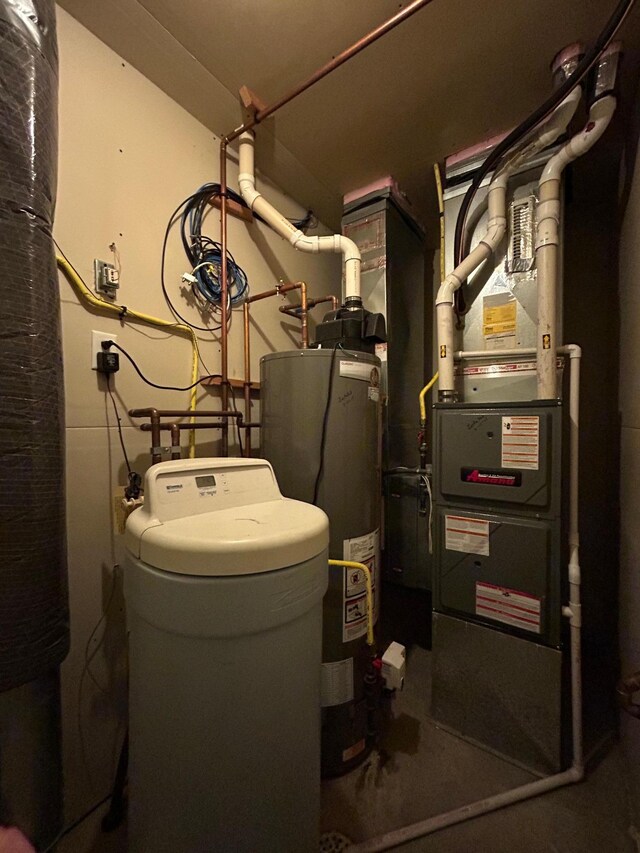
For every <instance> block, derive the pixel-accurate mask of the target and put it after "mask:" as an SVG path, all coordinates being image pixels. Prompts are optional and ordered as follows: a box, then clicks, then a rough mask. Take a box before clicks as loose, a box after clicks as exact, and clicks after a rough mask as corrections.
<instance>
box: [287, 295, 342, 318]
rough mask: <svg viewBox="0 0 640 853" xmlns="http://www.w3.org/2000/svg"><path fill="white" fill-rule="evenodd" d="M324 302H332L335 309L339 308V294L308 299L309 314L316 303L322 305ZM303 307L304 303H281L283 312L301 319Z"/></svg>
mask: <svg viewBox="0 0 640 853" xmlns="http://www.w3.org/2000/svg"><path fill="white" fill-rule="evenodd" d="M323 302H330V303H331V306H332V308H333V310H334V311H337V310H338V297H337V296H318V297H317V298H315V299H307V314H308V312H309V311H311V309H312V308H315V307H316V305H320V304H322V303H323ZM301 308H302V305H281V306H280V311H282V313H283V314H288V315H289V316H290V317H295V318H296V319H298V320H299V319H300V309H301Z"/></svg>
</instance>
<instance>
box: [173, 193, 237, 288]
mask: <svg viewBox="0 0 640 853" xmlns="http://www.w3.org/2000/svg"><path fill="white" fill-rule="evenodd" d="M227 193H228V197H229V198H231V199H233V201H237V202H238V203H240V204H242V205H244V200H243V199H242V198H241V197H240V196H239V195H238V194H237V193H235V192H233V190H227ZM219 195H220V184H204V185H203V186H201V187H200V189H199V190H197V191H196V192H195V193H194V194H193V195H192V196H190V197H189V199H187V201H186V203H185V205H184V208H183V211H182V215H181V217H180V229H181V236H182V245H183V247H184V250H185V252H186V255H187V257H188V258H189V261H190V263H191V268H192V270H193V275H194V276H195V278H196V285H195V286H196V288H197V290H198V292H199V293H200V295H201V296H202V297H203V298H204V299H206V300H207V302H211V303H213V304H216V305H219V304H220V299H221V296H222V289H221V286H220V271H221V269H222V247H221V246H220V243H217V242H216V241H215V240H212V239H211V237H207V235H206V234H203V233H202V220H203V219H204V216H205V213H206V212H207V209H208V205H209V202H210V200H211V198H212V197H214V196H219ZM227 283H228V293H229V300H230V302H231V304H232V305H237V304H238V303H240V302H242V301H243V300H244V299H246V297H247V296H248V295H249V282H248V281H247V275H246V273H245V271H244V270H243V269H242V267H241V266H239V264H237V263H236V261H235V260H234V258H233V255H232V254H231V252H229V251H227Z"/></svg>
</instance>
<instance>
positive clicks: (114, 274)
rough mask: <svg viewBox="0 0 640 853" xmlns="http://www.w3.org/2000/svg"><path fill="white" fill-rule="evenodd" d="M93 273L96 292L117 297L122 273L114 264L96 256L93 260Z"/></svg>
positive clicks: (109, 296)
mask: <svg viewBox="0 0 640 853" xmlns="http://www.w3.org/2000/svg"><path fill="white" fill-rule="evenodd" d="M93 275H94V279H95V288H96V293H100V294H102V295H103V296H107V297H108V298H109V299H115V298H116V295H117V292H118V288H119V287H120V273H119V272H118V270H117V269H116V268H115V266H114V265H113V264H109V263H107V261H101V260H100V259H99V258H95V260H94V261H93Z"/></svg>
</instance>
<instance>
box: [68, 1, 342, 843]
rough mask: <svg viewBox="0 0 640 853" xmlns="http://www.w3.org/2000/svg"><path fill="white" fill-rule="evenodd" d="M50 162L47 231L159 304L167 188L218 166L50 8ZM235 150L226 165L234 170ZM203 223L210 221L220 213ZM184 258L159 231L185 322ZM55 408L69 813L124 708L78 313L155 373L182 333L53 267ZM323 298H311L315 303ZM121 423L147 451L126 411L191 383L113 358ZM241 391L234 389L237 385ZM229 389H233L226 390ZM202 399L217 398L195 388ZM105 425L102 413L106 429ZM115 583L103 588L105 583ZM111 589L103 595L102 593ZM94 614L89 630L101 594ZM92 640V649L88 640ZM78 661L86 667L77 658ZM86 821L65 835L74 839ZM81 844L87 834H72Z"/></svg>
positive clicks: (325, 282) (265, 335)
mask: <svg viewBox="0 0 640 853" xmlns="http://www.w3.org/2000/svg"><path fill="white" fill-rule="evenodd" d="M58 27H59V43H60V170H59V189H58V206H57V214H56V222H55V236H56V239H57V240H58V242H59V243H60V245H61V247H62V248H63V250H64V251H65V253H66V254H67V256H68V257H69V258H70V260H71V261H72V263H73V264H74V265H75V266H76V267H77V269H78V270H79V271H80V273H81V274H82V276H83V277H84V278H85V280H86V281H87V282H88V283H92V279H93V272H92V265H93V259H94V258H96V257H97V258H103V259H105V260H111V259H112V255H111V253H110V251H109V248H108V247H109V244H110V243H112V242H113V241H115V242H116V244H117V246H118V249H119V251H120V254H121V262H122V280H121V290H120V294H119V300H120V301H121V302H122V303H123V304H125V305H128V306H130V307H132V308H136V309H138V310H141V311H145V312H149V313H152V314H155V315H157V316H159V317H164V318H170V314H169V312H168V309H167V307H166V305H165V303H164V300H163V297H162V293H161V290H160V279H159V271H160V250H161V244H162V237H163V233H164V229H165V226H166V222H167V219H168V217H169V214H170V213H171V211H172V210H173V209H174V208H175V207H176V206H177V204H178V203H179V202H180V201H181V200H182V199H183V198H185V197H186V196H187V195H189V194H190V193H191V192H193V191H194V190H195V189H197V188H198V187H199V186H200V185H201V184H202V183H204V182H205V181H212V180H213V181H215V180H217V179H218V140H217V139H216V138H214V137H213V135H212V134H211V132H210V131H208V130H207V129H206V128H205V127H204V126H203V125H201V124H200V123H199V122H198V121H196V120H195V119H194V118H193V117H192V116H191V115H189V114H188V113H187V112H186V111H185V110H183V109H182V108H181V107H180V106H178V105H177V104H176V103H175V102H174V101H172V100H171V99H170V98H169V97H167V96H166V95H165V94H164V93H163V92H161V91H160V90H159V89H158V88H156V87H155V86H154V85H153V84H151V83H150V82H149V81H148V80H147V79H146V78H144V77H143V76H142V75H141V74H139V73H138V72H137V71H136V70H135V69H133V68H132V67H131V66H130V65H129V64H128V63H125V62H123V61H122V60H121V59H120V57H119V56H118V55H117V54H115V53H114V52H113V51H112V50H110V49H109V48H107V47H106V46H105V45H104V44H103V43H102V42H100V41H99V40H98V39H97V38H95V37H94V36H93V35H91V34H90V33H89V32H88V30H86V29H84V28H83V27H82V26H81V25H80V24H79V23H78V22H76V21H75V20H74V19H73V18H72V17H70V16H69V15H68V14H67V13H66V12H64V11H62V10H61V9H59V10H58ZM235 176H236V169H235V164H232V166H231V172H230V181H231V184H232V185H233V184H234V182H235ZM262 186H263V189H264V191H265V192H266V194H267V195H268V197H269V198H270V199H271V200H273V201H274V202H275V203H278V204H280V205H281V208H282V210H283V212H285V213H287V214H288V215H291V216H297V215H300V214H302V213H303V210H302V209H301V208H300V206H299V205H298V204H296V203H295V202H294V201H293V200H292V199H290V198H287V197H285V196H284V195H283V194H282V193H281V192H279V191H278V190H277V188H275V187H273V186H270V185H269V184H267V183H265V182H263V184H262ZM208 232H209V233H210V234H211V235H212V236H213V237H216V235H217V234H218V223H217V216H216V214H215V213H214V215H213V216H211V217H210V219H209V222H208ZM229 245H230V249H231V251H232V252H233V254H234V256H235V258H236V259H237V260H238V262H239V263H240V264H241V265H242V266H243V267H244V269H245V270H246V272H247V274H248V277H249V281H250V283H251V285H252V287H253V290H254V292H258V291H260V290H263V289H266V288H269V287H272V286H273V285H274V283H275V282H276V280H277V279H279V278H283V279H285V280H298V279H305V280H306V281H308V282H309V285H310V293H311V294H312V295H321V294H325V293H335V294H337V293H338V292H339V283H340V263H339V259H337V258H336V257H333V256H332V257H328V258H327V257H324V258H318V257H315V256H307V255H301V254H299V253H296V252H295V251H294V250H293V249H292V248H291V247H290V246H288V245H287V244H285V243H284V242H283V241H281V240H280V239H279V238H278V237H276V236H275V235H274V234H273V233H271V232H269V231H268V230H266V229H265V228H264V227H262V226H261V225H255V224H254V225H252V226H247V225H246V224H244V223H242V222H240V221H238V220H235V219H231V220H230V224H229ZM186 266H187V263H186V259H185V257H184V254H183V252H182V249H181V247H180V244H179V237H178V234H177V233H174V234H173V235H172V237H171V242H170V246H169V253H168V258H167V269H166V274H167V284H168V288H169V289H170V291H171V293H172V295H173V297H174V299H175V302H176V303H177V304H180V306H181V311H182V312H183V313H184V312H186V316H188V317H191V318H192V319H193V321H194V322H198V315H197V313H196V312H195V311H194V309H192V308H190V307H188V306H187V305H186V304H185V301H184V299H183V298H182V297H181V295H180V275H181V273H182V272H184V271H185V269H186ZM60 293H61V298H62V324H63V347H64V362H65V392H66V417H67V507H68V522H67V524H68V550H69V593H70V602H71V652H70V654H69V657H68V659H67V660H66V662H65V663H64V666H63V714H64V739H65V770H66V785H67V787H66V797H67V814H68V817H74V816H76V815H77V814H78V813H79V812H81V811H82V810H84V809H85V808H86V807H87V806H88V805H89V804H91V803H92V802H93V801H94V800H95V799H96V798H98V797H100V796H102V795H104V794H105V793H106V791H107V790H108V788H109V786H110V784H111V780H112V776H113V771H114V762H115V759H116V757H117V750H118V749H119V744H120V738H121V735H122V730H123V725H124V721H125V718H126V652H125V649H126V646H125V626H124V612H123V604H122V595H121V587H120V584H119V582H118V575H117V573H116V583H115V586H114V582H113V579H114V568H113V567H114V565H117V564H118V563H119V562H120V561H121V558H122V542H121V538H120V537H119V536H116V535H114V533H113V525H112V519H111V505H112V496H113V494H114V492H115V491H118V490H121V486H122V484H123V483H124V475H125V467H124V464H123V461H122V454H121V451H120V447H119V444H118V438H117V433H116V430H115V428H114V418H113V412H112V409H111V408H110V402H109V400H108V398H107V395H106V393H105V385H104V381H103V380H102V379H101V378H99V377H98V376H97V374H96V373H95V372H93V371H91V370H90V352H91V345H90V332H91V329H96V330H99V331H103V332H107V333H115V334H117V335H118V341H119V343H120V344H122V345H123V346H124V347H126V348H127V349H128V350H130V352H131V353H132V354H133V355H134V357H135V358H136V359H137V360H138V361H139V364H140V366H141V368H142V370H143V371H145V372H146V373H147V375H148V376H149V377H150V378H152V379H154V380H155V381H156V382H160V383H163V384H169V385H186V384H188V382H189V381H190V344H189V343H188V341H187V340H186V339H185V338H184V337H181V336H173V335H167V334H166V333H164V332H161V331H160V330H157V329H152V328H149V327H145V326H140V325H127V326H121V324H120V323H119V321H118V320H117V319H111V318H108V317H105V316H102V315H98V314H95V313H91V312H89V311H87V310H86V309H85V307H84V306H82V305H80V304H79V303H78V300H77V299H76V297H75V295H74V293H73V292H72V290H71V287H70V285H69V284H68V282H67V281H66V280H65V279H64V278H63V277H62V276H61V278H60ZM316 311H317V313H319V314H322V308H319V309H316ZM253 316H254V318H255V325H254V328H253V343H252V346H253V349H252V355H253V358H252V362H253V375H254V378H257V377H258V361H259V358H260V356H261V355H263V354H264V353H266V352H269V351H272V350H279V349H291V348H292V347H294V346H297V344H298V341H299V331H298V324H297V322H296V321H295V320H293V319H291V318H288V317H285V316H284V315H282V314H280V313H279V312H278V310H277V303H276V301H275V300H268V301H265V302H262V303H260V304H258V305H256V306H255V310H254V311H253ZM200 345H201V352H202V356H203V359H204V361H205V362H206V364H207V367H208V368H209V369H210V370H211V371H212V372H217V371H219V368H220V355H219V346H218V343H217V341H216V340H215V339H214V338H213V336H211V335H206V334H205V335H202V336H201V344H200ZM242 369H243V366H242V313H241V312H240V313H239V314H238V313H234V318H233V323H232V328H231V346H230V374H231V376H234V377H241V376H242ZM114 385H115V388H116V397H117V400H118V405H119V408H120V411H121V413H122V414H123V416H124V417H123V423H124V437H125V442H126V446H127V448H128V451H129V454H130V457H131V461H132V464H133V467H134V468H135V469H136V470H138V471H140V472H143V471H144V470H145V469H146V467H147V465H148V446H149V441H148V438H147V436H146V435H145V434H143V433H140V432H139V431H138V430H137V429H136V428H135V426H133V425H132V424H131V422H130V421H129V419H128V418H127V417H126V410H127V409H128V408H130V407H134V406H149V405H156V406H163V407H165V408H167V407H179V408H186V406H187V402H188V395H187V394H186V393H179V392H167V391H156V390H154V389H152V388H150V387H148V386H146V385H144V384H143V382H142V381H141V380H140V379H138V377H137V376H136V375H135V374H134V372H133V370H132V369H131V368H130V366H129V365H128V364H127V363H125V362H124V360H122V363H121V369H120V372H119V373H118V374H117V376H116V377H115V381H114ZM237 393H238V392H237ZM239 393H240V395H241V392H239ZM199 400H200V401H201V404H202V405H203V406H204V405H209V406H212V405H213V406H215V405H216V398H215V397H213V396H212V395H211V394H210V393H208V392H203V393H202V394H200V397H199ZM107 426H109V429H107ZM113 589H115V592H114V594H113V595H111V592H112V590H113ZM109 602H110V604H109ZM107 605H109V606H108V612H107V615H106V617H105V619H104V620H103V621H102V622H101V623H100V625H99V627H98V629H97V631H96V632H95V633H94V634H92V631H93V629H94V627H95V626H96V623H98V620H99V619H100V617H101V614H102V613H103V611H104V609H105V608H106V607H107ZM96 650H97V651H96ZM94 652H96V654H95V657H94V658H93V660H92V661H91V665H90V671H89V672H88V673H85V675H84V676H83V675H82V673H83V670H84V668H85V660H86V658H87V657H89V658H91V656H92V654H93V653H94ZM88 831H89V830H87V829H86V828H85V829H83V830H82V831H81V832H80V834H79V835H78V834H76V835H74V842H73V843H74V846H73V849H74V850H81V849H85V848H84V847H83V845H85V841H83V840H82V834H83V833H84V834H85V836H86V834H87V832H88ZM85 846H86V845H85Z"/></svg>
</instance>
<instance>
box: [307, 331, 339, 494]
mask: <svg viewBox="0 0 640 853" xmlns="http://www.w3.org/2000/svg"><path fill="white" fill-rule="evenodd" d="M339 346H340V344H336V345H335V346H334V348H333V353H332V354H331V363H330V366H329V388H328V390H327V402H326V403H325V407H324V415H323V417H322V433H321V436H320V462H319V464H318V473H317V474H316V481H315V484H314V486H313V500H312V501H311V503H312V504H314V505H316V506H317V503H318V491H319V489H320V482H321V480H322V474H323V473H324V455H325V445H326V443H327V426H328V424H329V410H330V409H331V394H332V392H333V368H334V366H335V362H336V353H337V351H338V347H339Z"/></svg>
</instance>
